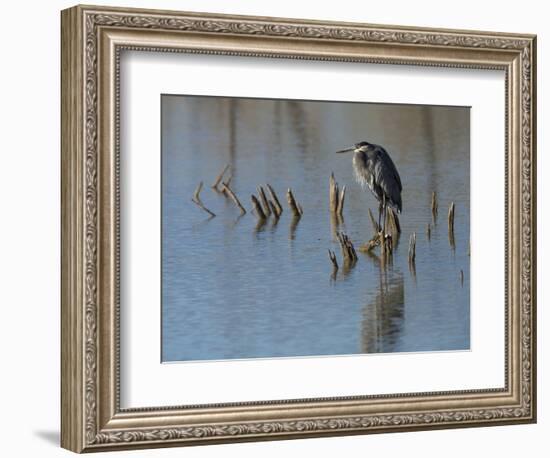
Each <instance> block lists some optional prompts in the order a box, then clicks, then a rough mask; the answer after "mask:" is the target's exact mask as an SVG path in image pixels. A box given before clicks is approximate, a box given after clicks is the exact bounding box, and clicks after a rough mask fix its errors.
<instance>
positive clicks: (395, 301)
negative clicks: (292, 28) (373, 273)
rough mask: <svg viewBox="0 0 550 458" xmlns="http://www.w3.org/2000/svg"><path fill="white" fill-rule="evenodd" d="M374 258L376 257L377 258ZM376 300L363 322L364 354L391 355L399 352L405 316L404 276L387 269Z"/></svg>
mask: <svg viewBox="0 0 550 458" xmlns="http://www.w3.org/2000/svg"><path fill="white" fill-rule="evenodd" d="M373 257H375V256H374V255H373ZM379 265H380V272H379V274H380V282H379V286H378V293H377V294H376V296H375V297H374V299H373V300H372V301H371V302H369V303H367V304H365V306H364V307H363V310H362V315H363V317H362V321H361V352H362V353H387V352H392V351H396V348H395V346H396V343H397V340H398V338H399V335H400V334H401V332H402V329H403V322H404V318H405V317H404V315H405V286H404V280H403V274H402V273H401V272H395V271H393V270H387V269H383V268H382V266H381V264H380V263H379Z"/></svg>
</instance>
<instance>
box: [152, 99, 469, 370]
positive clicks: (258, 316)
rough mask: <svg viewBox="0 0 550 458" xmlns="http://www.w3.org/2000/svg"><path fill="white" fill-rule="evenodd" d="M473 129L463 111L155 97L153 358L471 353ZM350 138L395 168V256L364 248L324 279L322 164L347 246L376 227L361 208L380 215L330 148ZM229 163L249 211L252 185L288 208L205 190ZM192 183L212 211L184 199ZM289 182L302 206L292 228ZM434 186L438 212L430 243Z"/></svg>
mask: <svg viewBox="0 0 550 458" xmlns="http://www.w3.org/2000/svg"><path fill="white" fill-rule="evenodd" d="M469 126H470V115H469V109H468V108H463V107H425V106H407V105H382V104H364V103H335V102H301V101H277V100H254V99H230V98H216V97H193V96H162V360H163V361H165V362H167V361H189V360H213V359H215V360H219V359H232V358H271V357H289V356H314V355H345V354H357V353H377V352H413V351H439V350H461V349H468V348H469V347H470V301H469V297H470V276H469V272H470V268H469V262H470V260H469V254H468V251H469V248H468V247H469V237H470V236H469V222H470V219H469V214H470V205H469V202H470V200H469V199H470V193H469V189H470V184H469V167H470V147H469V135H470V134H469V132H470V127H469ZM360 140H369V141H371V142H373V143H379V144H382V145H384V146H385V147H386V149H387V150H388V152H389V153H390V155H391V156H392V158H393V160H394V162H395V164H396V166H397V168H398V170H399V172H400V175H401V179H402V182H403V213H402V215H401V217H400V220H401V226H402V230H403V233H402V236H401V238H400V241H399V243H398V244H397V247H396V250H395V253H394V259H393V265H391V266H389V267H384V266H382V265H381V263H380V260H379V258H378V253H379V251H378V250H375V252H374V254H373V255H369V254H364V253H358V255H359V260H358V262H357V264H356V265H355V267H354V268H353V269H351V270H349V271H345V269H342V268H341V269H340V270H339V272H338V273H337V275H336V278H334V277H332V276H331V274H332V265H331V263H330V261H329V259H328V257H327V249H328V248H330V249H332V250H334V251H335V252H336V253H337V256H338V259H339V262H340V264H341V257H340V251H339V247H338V245H337V242H336V239H335V235H334V234H335V232H334V231H335V229H336V228H335V226H334V224H333V222H332V224H331V218H330V213H329V210H328V180H329V176H330V173H331V172H334V174H335V177H336V179H337V181H338V182H339V183H340V186H342V185H344V184H345V185H346V187H347V194H346V203H345V208H344V224H343V225H341V226H340V227H338V229H339V230H344V231H345V232H346V233H347V234H348V235H349V236H350V238H351V239H352V240H353V242H354V243H355V244H356V246H357V245H360V244H362V243H364V242H366V241H367V240H368V239H369V238H370V237H371V235H372V233H371V232H372V229H371V225H370V221H369V218H368V213H367V209H368V208H371V209H372V211H373V212H374V213H375V214H376V211H377V203H376V201H375V199H374V197H373V196H372V195H371V194H370V192H369V191H368V190H367V191H365V190H363V189H361V187H360V186H359V185H358V184H357V183H356V182H355V179H354V176H353V170H352V154H348V155H340V154H334V151H336V150H338V149H342V148H344V147H347V146H351V144H353V143H354V142H357V141H360ZM228 163H230V164H231V165H232V174H233V178H232V182H231V187H232V189H233V190H234V191H235V193H236V194H237V196H239V198H240V200H241V202H242V203H243V205H244V206H245V208H247V210H250V209H251V203H250V195H251V194H253V193H256V188H257V186H258V185H260V184H265V183H269V184H271V185H272V186H273V187H274V188H275V190H276V191H277V193H278V195H279V199H280V200H281V203H282V204H283V207H284V208H285V212H284V213H283V215H282V217H281V219H280V220H279V221H278V222H275V221H274V220H273V219H270V220H269V221H268V222H267V223H265V224H263V225H261V224H258V223H257V219H256V217H255V216H254V214H252V213H251V212H250V211H248V212H247V214H246V215H244V216H240V213H239V211H238V210H237V208H236V207H235V205H234V204H233V203H232V202H231V201H230V200H229V199H227V198H226V197H224V196H223V195H222V194H219V193H216V192H215V191H214V190H212V189H211V188H210V185H211V184H212V182H213V181H214V178H215V177H216V176H217V175H218V173H219V172H220V171H221V169H222V168H223V166H224V165H225V164H228ZM200 181H204V188H203V190H202V192H201V198H202V201H203V202H204V204H205V205H206V206H207V207H208V208H210V209H211V210H212V211H213V212H214V213H215V214H216V215H217V216H216V217H215V218H209V217H208V215H207V214H206V213H205V212H203V211H202V210H200V209H199V208H198V207H197V206H195V205H194V204H193V203H192V202H191V197H192V195H193V192H194V190H195V188H196V186H197V185H198V183H199V182H200ZM288 187H291V188H292V190H293V192H294V194H295V196H296V198H297V199H298V201H299V202H300V204H301V205H302V207H303V209H304V215H303V217H302V218H301V219H300V220H299V221H296V220H293V218H292V216H291V213H290V211H289V210H288V207H287V205H286V198H285V193H286V189H287V188H288ZM432 191H436V192H437V195H438V200H439V216H438V218H437V220H436V225H435V226H434V227H432V235H431V239H430V240H428V239H427V236H426V232H425V231H426V225H427V224H428V223H431V224H432V225H433V221H432V215H431V209H430V200H431V193H432ZM451 201H454V202H455V205H456V210H455V215H456V216H455V247H454V249H453V247H451V245H450V243H449V239H448V232H447V216H446V215H447V209H448V206H449V204H450V202H451ZM412 232H416V233H417V247H416V252H417V255H416V272H415V273H414V272H411V271H410V269H409V264H408V258H407V251H408V241H409V236H410V234H411V233H412ZM461 270H462V271H463V275H464V278H463V282H462V281H461V276H460V271H461Z"/></svg>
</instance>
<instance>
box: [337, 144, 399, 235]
mask: <svg viewBox="0 0 550 458" xmlns="http://www.w3.org/2000/svg"><path fill="white" fill-rule="evenodd" d="M349 151H354V155H353V170H354V171H355V178H356V180H357V182H358V183H359V184H360V185H361V186H363V187H364V186H368V187H369V189H370V190H371V191H372V193H373V194H374V196H375V197H376V199H377V200H378V226H381V224H380V219H381V218H382V214H383V215H384V216H383V220H382V221H383V223H384V230H385V222H386V210H387V207H388V206H390V207H391V208H393V209H394V210H395V211H397V212H398V213H401V209H402V202H401V190H402V189H403V186H402V185H401V177H400V176H399V172H398V171H397V168H396V167H395V164H394V163H393V161H392V160H391V157H390V155H389V154H388V152H387V151H386V150H385V149H384V148H383V147H382V146H380V145H375V144H374V143H368V142H364V141H363V142H359V143H356V144H355V146H353V147H352V148H347V149H343V150H341V151H336V152H337V153H347V152H349Z"/></svg>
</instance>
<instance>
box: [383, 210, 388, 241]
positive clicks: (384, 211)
mask: <svg viewBox="0 0 550 458" xmlns="http://www.w3.org/2000/svg"><path fill="white" fill-rule="evenodd" d="M387 212H388V207H387V206H386V205H384V206H383V207H382V213H383V214H384V216H382V234H384V237H386V214H387Z"/></svg>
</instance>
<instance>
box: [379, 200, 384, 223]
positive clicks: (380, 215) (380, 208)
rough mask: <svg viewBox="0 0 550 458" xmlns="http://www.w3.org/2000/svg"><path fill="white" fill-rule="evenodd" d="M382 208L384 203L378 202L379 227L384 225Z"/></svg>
mask: <svg viewBox="0 0 550 458" xmlns="http://www.w3.org/2000/svg"><path fill="white" fill-rule="evenodd" d="M382 209H383V205H382V202H380V203H379V204H378V227H379V228H381V227H382Z"/></svg>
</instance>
